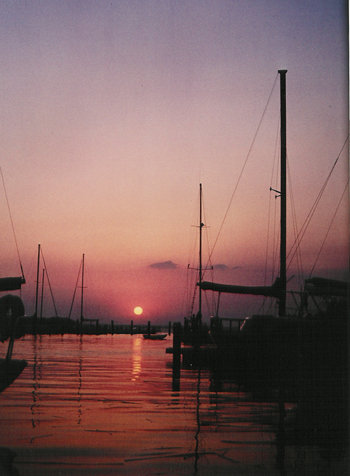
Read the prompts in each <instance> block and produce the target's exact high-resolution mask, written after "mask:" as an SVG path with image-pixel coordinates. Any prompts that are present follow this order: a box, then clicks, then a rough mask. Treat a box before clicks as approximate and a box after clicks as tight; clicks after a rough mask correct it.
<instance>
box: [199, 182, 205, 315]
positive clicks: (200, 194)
mask: <svg viewBox="0 0 350 476" xmlns="http://www.w3.org/2000/svg"><path fill="white" fill-rule="evenodd" d="M203 226H204V225H203V223H202V184H201V183H200V184H199V297H198V301H199V302H198V308H199V309H198V316H199V322H200V323H201V322H202V288H201V283H202V228H203Z"/></svg>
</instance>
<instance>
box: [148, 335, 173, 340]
mask: <svg viewBox="0 0 350 476" xmlns="http://www.w3.org/2000/svg"><path fill="white" fill-rule="evenodd" d="M166 336H167V334H143V337H144V339H151V340H163V339H165V338H166Z"/></svg>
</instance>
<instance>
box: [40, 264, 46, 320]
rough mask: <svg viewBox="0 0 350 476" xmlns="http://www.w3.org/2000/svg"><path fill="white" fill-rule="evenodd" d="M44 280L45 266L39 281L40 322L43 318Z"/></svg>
mask: <svg viewBox="0 0 350 476" xmlns="http://www.w3.org/2000/svg"><path fill="white" fill-rule="evenodd" d="M44 280H45V268H44V269H43V278H42V283H41V302H40V324H41V322H42V320H43V305H44Z"/></svg>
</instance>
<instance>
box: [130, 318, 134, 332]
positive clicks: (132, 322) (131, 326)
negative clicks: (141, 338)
mask: <svg viewBox="0 0 350 476" xmlns="http://www.w3.org/2000/svg"><path fill="white" fill-rule="evenodd" d="M133 328H134V321H131V324H130V335H133Z"/></svg>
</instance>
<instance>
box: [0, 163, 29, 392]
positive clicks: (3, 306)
mask: <svg viewBox="0 0 350 476" xmlns="http://www.w3.org/2000/svg"><path fill="white" fill-rule="evenodd" d="M0 173H1V176H2V171H1V169H0ZM2 182H3V185H4V191H5V195H6V200H7V194H6V188H5V182H4V179H3V177H2ZM7 202H8V200H7ZM8 209H9V212H10V208H9V206H8ZM10 215H11V212H10ZM11 221H12V218H11ZM16 244H17V241H16ZM17 251H18V250H17ZM18 256H19V255H18ZM20 267H21V271H22V275H21V276H17V277H12V276H10V277H5V278H0V292H7V291H17V290H20V289H21V286H22V284H25V282H26V280H25V278H24V273H23V268H22V264H21V262H20ZM24 314H25V311H24V304H23V302H22V299H21V298H20V297H19V296H16V295H13V294H6V295H5V296H2V297H0V342H2V343H4V342H5V341H7V339H8V340H9V342H8V347H7V353H6V357H5V358H1V359H0V393H1V392H2V391H3V390H5V389H6V388H7V387H8V386H9V385H11V383H12V382H13V381H14V380H16V378H17V377H19V375H20V374H21V373H22V371H23V369H24V368H25V367H26V365H27V361H26V360H17V359H12V351H13V345H14V341H15V339H16V338H17V337H19V336H20V335H21V331H20V329H19V325H20V321H21V319H22V318H23V317H24Z"/></svg>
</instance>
